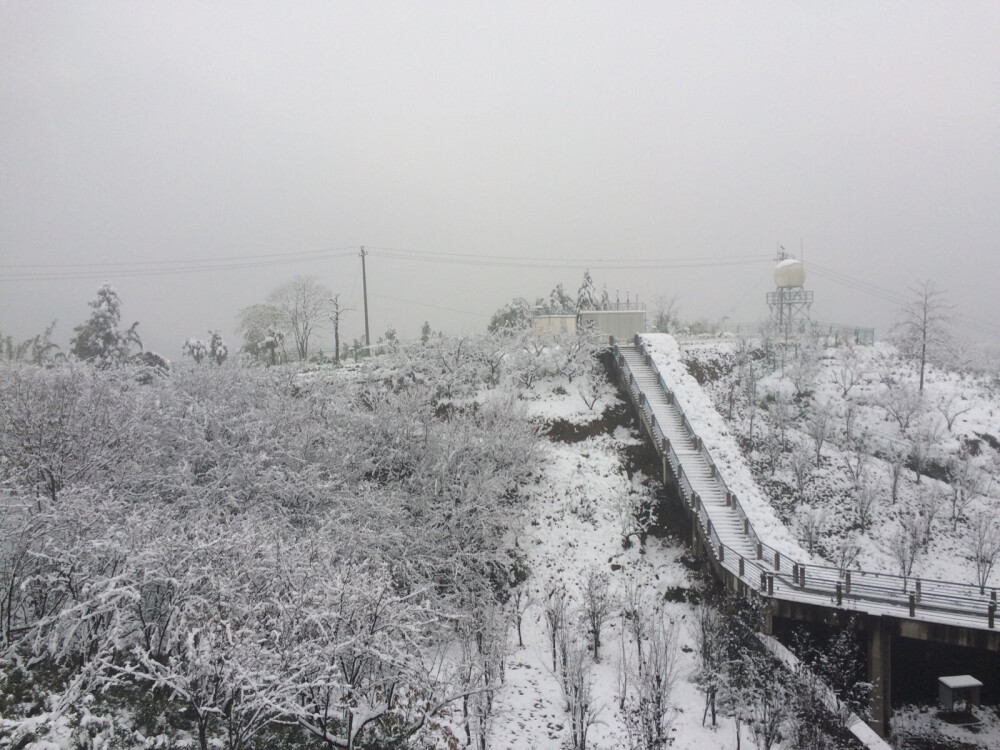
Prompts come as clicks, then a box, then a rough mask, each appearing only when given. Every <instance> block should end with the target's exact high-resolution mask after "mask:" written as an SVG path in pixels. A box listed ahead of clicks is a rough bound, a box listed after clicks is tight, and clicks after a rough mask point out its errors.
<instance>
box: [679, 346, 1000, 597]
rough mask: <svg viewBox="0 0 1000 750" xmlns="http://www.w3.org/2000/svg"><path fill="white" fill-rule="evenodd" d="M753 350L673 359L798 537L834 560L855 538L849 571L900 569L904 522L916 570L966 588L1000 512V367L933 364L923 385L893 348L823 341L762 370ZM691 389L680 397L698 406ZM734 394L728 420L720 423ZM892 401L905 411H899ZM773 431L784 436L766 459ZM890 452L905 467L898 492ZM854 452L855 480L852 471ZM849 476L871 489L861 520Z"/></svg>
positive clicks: (713, 349)
mask: <svg viewBox="0 0 1000 750" xmlns="http://www.w3.org/2000/svg"><path fill="white" fill-rule="evenodd" d="M753 346H754V345H753V343H752V342H751V343H750V351H749V352H748V353H747V354H746V355H745V357H744V361H743V362H742V364H741V352H740V347H741V342H739V341H735V340H711V341H705V342H698V343H688V344H686V345H685V347H684V350H683V352H682V354H681V356H682V357H683V360H684V363H685V364H686V365H687V366H688V367H689V368H690V369H691V370H692V371H694V372H697V373H698V374H699V376H700V377H699V379H700V380H701V381H703V382H702V386H703V388H704V392H703V393H704V394H707V395H708V396H709V397H710V398H711V400H712V401H713V402H714V406H715V413H714V414H713V415H711V419H714V420H717V421H721V422H722V423H723V425H722V427H720V428H717V429H721V430H722V431H724V433H726V434H729V433H731V434H732V435H734V436H735V437H736V439H737V440H738V441H739V443H740V444H741V445H742V448H743V450H744V453H745V455H747V458H748V460H749V462H750V464H751V466H752V468H753V470H754V477H753V478H754V480H755V481H756V483H757V484H758V485H759V486H761V487H762V488H763V490H764V493H763V494H764V496H765V497H766V498H767V501H768V502H769V503H770V505H771V507H772V509H773V514H774V515H775V516H777V517H778V518H779V519H780V521H781V522H782V524H783V525H785V526H786V527H787V528H788V530H789V531H790V532H791V534H792V536H794V537H795V538H796V540H797V541H798V542H799V544H800V545H801V546H804V547H806V546H811V547H812V551H813V553H814V555H815V556H817V557H819V558H822V559H824V560H826V561H827V562H828V563H830V564H833V565H837V564H838V558H839V557H840V556H841V555H842V554H844V548H845V546H853V547H854V548H855V549H854V554H856V558H855V560H854V564H853V567H855V568H863V569H866V570H877V571H882V572H886V573H891V574H895V575H899V574H901V572H902V567H901V566H902V563H901V561H900V560H899V557H900V554H899V550H901V549H902V548H903V547H905V544H904V542H906V541H907V539H906V537H907V536H908V529H912V532H910V533H909V535H910V536H913V537H915V538H916V541H917V544H916V545H915V548H916V554H915V555H914V556H913V560H912V570H910V571H909V572H910V574H911V575H912V576H916V577H922V578H926V579H937V580H947V581H955V582H960V583H966V584H973V583H976V582H977V569H976V564H975V562H974V552H973V546H974V538H975V534H976V524H977V523H978V522H979V520H980V519H981V518H982V519H986V521H987V522H988V521H989V520H990V519H991V518H993V519H995V518H996V516H997V511H998V510H1000V483H998V481H997V475H998V467H1000V442H998V437H997V436H1000V406H998V403H1000V401H998V399H1000V381H998V378H997V376H996V375H995V374H984V373H977V372H973V371H969V370H950V369H943V368H940V367H936V366H933V365H931V366H929V367H928V370H927V376H926V384H925V389H924V392H923V394H919V393H918V386H917V382H918V381H917V377H918V376H917V371H916V369H915V368H914V366H913V364H912V363H911V362H909V361H906V360H904V359H903V358H902V357H901V356H900V355H899V354H898V352H897V351H896V349H895V348H894V347H893V346H892V345H891V344H887V343H879V344H877V345H875V346H873V347H855V348H850V349H848V348H844V347H841V348H829V349H825V350H823V349H820V350H818V351H816V352H815V363H814V364H812V363H809V362H808V361H796V359H795V356H796V355H795V354H794V353H789V354H788V355H787V358H786V360H785V362H784V365H783V366H782V365H781V364H780V362H779V361H775V362H774V363H772V365H770V366H769V365H768V364H767V361H766V359H762V358H761V353H760V351H759V350H755V349H753ZM805 359H806V355H805V354H803V356H802V360H805ZM747 363H750V364H751V365H752V366H753V367H754V368H755V372H754V374H753V377H754V379H755V382H756V399H757V402H758V407H757V409H756V413H755V415H754V416H755V425H754V434H753V450H752V451H749V452H747V450H746V449H747V446H748V445H749V443H750V440H749V437H750V435H749V424H750V409H749V405H748V399H747V396H746V392H747V386H746V380H747V371H748V369H749V368H748V366H747ZM673 366H674V367H675V368H676V367H677V365H676V364H674V365H673ZM741 370H742V372H741ZM734 381H735V382H734ZM796 381H798V382H796ZM852 381H853V382H852ZM845 388H846V389H847V395H846V396H845V395H844V391H845ZM797 391H798V392H797ZM697 396H698V394H691V395H687V398H688V399H689V400H691V399H692V398H693V399H694V402H695V403H697ZM681 398H682V400H683V399H684V398H685V396H681ZM730 403H732V415H733V416H732V419H729V420H725V419H724V418H723V417H724V416H725V415H726V414H728V412H729V408H730ZM782 404H784V405H787V408H788V410H789V414H788V416H787V417H784V418H782V417H781V416H779V415H778V411H779V409H780V408H782V406H781V405H782ZM687 408H688V407H687V405H686V402H685V409H687ZM695 408H701V407H700V406H698V407H695ZM818 408H822V409H825V410H826V411H827V412H828V426H827V431H828V434H827V436H826V440H825V442H824V443H823V445H822V448H821V450H820V457H819V461H818V462H817V461H816V460H815V455H814V454H815V441H814V439H813V438H812V436H811V435H810V425H809V420H810V419H811V415H812V414H814V413H815V412H816V410H817V409H818ZM890 409H896V410H897V411H898V412H902V413H900V415H899V417H898V419H897V418H896V417H894V416H893V415H892V414H891V413H890ZM908 409H912V414H910V415H909V416H908V415H907V413H906V412H907V410H908ZM782 419H787V425H786V427H785V431H784V438H783V441H781V438H778V437H776V436H777V433H778V432H779V430H780V427H779V425H778V423H779V422H780V421H781V420H782ZM849 420H850V425H848V421H849ZM949 420H950V421H951V424H950V425H949V424H948V422H949ZM904 424H905V426H904ZM769 440H778V441H781V442H782V443H783V444H782V445H781V447H780V448H778V449H776V450H774V451H772V452H771V453H770V454H769V452H768V441H769ZM920 443H923V444H924V445H926V452H927V462H926V465H925V467H924V469H923V471H922V472H921V473H920V474H919V476H918V473H917V472H916V471H915V470H914V468H913V466H912V456H913V454H914V449H915V446H916V447H919V444H920ZM892 454H896V455H897V456H899V457H898V458H896V459H895V461H897V462H901V463H902V466H903V468H902V469H901V470H900V471H899V479H898V485H897V493H896V495H897V496H896V499H895V500H893V497H892V489H891V488H892V473H893V472H892V463H893V459H892ZM772 456H773V458H772ZM802 456H804V457H806V458H807V459H809V460H807V461H806V467H805V473H804V475H803V476H802V481H801V483H800V482H799V481H798V478H797V477H796V474H795V471H794V469H793V458H799V457H802ZM810 457H811V458H810ZM859 461H860V478H858V477H856V476H855V475H854V473H852V472H855V473H857V472H858V467H859ZM964 468H967V469H968V470H969V471H968V474H967V475H966V476H965V477H964V478H963V479H964V481H965V488H964V489H963V493H964V494H962V495H959V496H957V497H956V492H955V489H956V484H957V483H956V480H955V479H953V478H952V476H953V475H955V474H959V473H961V471H962V469H964ZM950 475H952V476H950ZM859 485H863V486H868V487H870V488H871V490H872V491H873V493H874V504H873V507H872V508H871V509H870V511H869V512H870V518H869V519H867V520H866V521H865V522H864V523H862V520H861V518H860V516H859V511H858V509H857V505H856V502H855V497H856V488H857V487H858V486H859ZM770 531H772V530H771V529H769V532H770ZM995 533H996V532H994V534H995ZM810 537H812V539H811V540H810ZM810 541H811V545H810ZM904 554H905V553H904ZM998 585H1000V571H997V570H993V572H992V574H991V576H990V578H989V579H988V581H987V586H988V588H989V587H993V588H996V587H997V586H998Z"/></svg>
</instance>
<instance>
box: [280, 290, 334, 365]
mask: <svg viewBox="0 0 1000 750" xmlns="http://www.w3.org/2000/svg"><path fill="white" fill-rule="evenodd" d="M332 297H333V292H331V291H330V290H329V289H327V288H326V287H325V286H323V285H322V284H321V283H320V282H319V280H318V279H316V278H315V277H313V276H296V277H295V278H294V279H292V280H291V281H288V282H286V283H284V284H282V285H281V286H279V287H278V288H277V289H275V290H274V291H273V292H271V293H270V294H269V295H268V298H267V301H268V304H269V305H270V306H272V307H274V308H275V309H276V310H277V311H278V313H279V315H280V321H281V325H282V328H283V329H284V330H286V331H289V332H290V333H291V335H292V340H293V341H294V342H295V351H296V353H297V354H298V358H299V359H300V360H302V361H305V360H306V359H308V358H309V343H310V341H311V340H312V337H313V334H314V333H315V332H316V329H318V328H323V327H324V326H326V324H327V323H328V321H329V311H330V299H331V298H332Z"/></svg>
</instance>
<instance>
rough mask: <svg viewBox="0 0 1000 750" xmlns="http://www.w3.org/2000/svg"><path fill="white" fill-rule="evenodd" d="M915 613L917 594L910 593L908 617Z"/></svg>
mask: <svg viewBox="0 0 1000 750" xmlns="http://www.w3.org/2000/svg"><path fill="white" fill-rule="evenodd" d="M916 614H917V595H916V594H910V617H913V616H915V615H916Z"/></svg>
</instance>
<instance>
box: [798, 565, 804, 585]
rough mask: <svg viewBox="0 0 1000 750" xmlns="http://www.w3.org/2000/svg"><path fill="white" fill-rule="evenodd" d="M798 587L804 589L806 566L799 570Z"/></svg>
mask: <svg viewBox="0 0 1000 750" xmlns="http://www.w3.org/2000/svg"><path fill="white" fill-rule="evenodd" d="M799 587H800V588H805V587H806V566H805V565H803V566H801V567H800V568H799Z"/></svg>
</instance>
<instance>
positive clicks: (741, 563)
mask: <svg viewBox="0 0 1000 750" xmlns="http://www.w3.org/2000/svg"><path fill="white" fill-rule="evenodd" d="M743 572H744V564H743V556H742V555H740V578H742V577H743Z"/></svg>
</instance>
